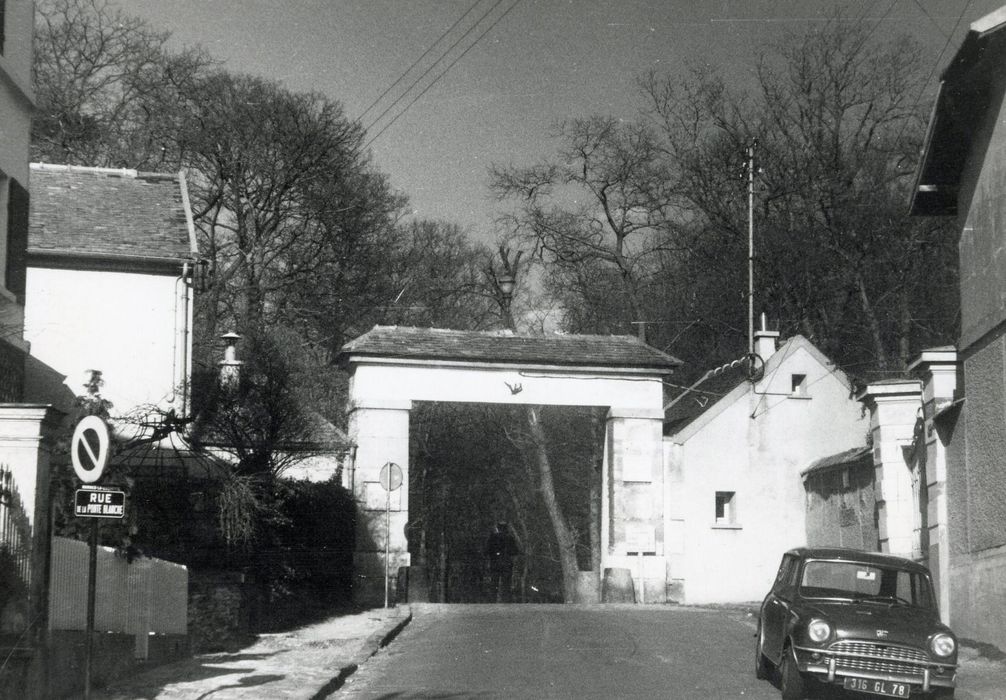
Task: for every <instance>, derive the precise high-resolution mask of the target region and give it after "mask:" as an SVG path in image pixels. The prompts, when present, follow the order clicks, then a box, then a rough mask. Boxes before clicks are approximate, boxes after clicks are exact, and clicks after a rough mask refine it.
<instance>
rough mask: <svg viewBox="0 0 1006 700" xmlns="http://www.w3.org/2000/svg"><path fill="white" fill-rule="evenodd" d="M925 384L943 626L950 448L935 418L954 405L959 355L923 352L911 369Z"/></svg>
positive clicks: (932, 563) (933, 565)
mask: <svg viewBox="0 0 1006 700" xmlns="http://www.w3.org/2000/svg"><path fill="white" fill-rule="evenodd" d="M909 370H911V371H912V372H913V373H915V374H916V376H918V377H919V378H920V379H921V380H922V415H923V418H924V420H925V428H924V431H925V432H924V433H923V435H924V440H925V445H926V465H925V466H926V472H925V478H926V485H927V494H928V501H929V502H928V504H927V509H926V516H927V517H926V521H927V526H928V528H929V552H928V553H927V554H928V557H929V568H930V570H931V571H932V572H933V581H934V583H935V584H936V595H937V598H938V599H939V604H940V616H941V617H942V618H943V622H945V623H949V620H950V585H949V584H950V542H949V530H948V523H947V519H948V515H947V446H946V442H945V438H944V437H943V436H941V435H940V434H939V432H938V431H937V429H936V425H935V419H936V416H937V415H938V414H939V413H940V412H941V411H942V410H943V409H945V408H947V407H948V406H949V405H950V404H952V403H953V401H954V392H955V391H956V389H957V351H956V350H954V349H953V348H935V349H931V350H924V351H923V352H922V354H921V355H920V356H919V358H918V359H917V360H916V361H915V362H913V363H912V365H911V366H910V367H909Z"/></svg>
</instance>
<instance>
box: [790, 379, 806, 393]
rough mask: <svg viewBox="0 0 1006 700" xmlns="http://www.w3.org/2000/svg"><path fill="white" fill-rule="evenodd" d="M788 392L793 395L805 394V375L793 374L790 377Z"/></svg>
mask: <svg viewBox="0 0 1006 700" xmlns="http://www.w3.org/2000/svg"><path fill="white" fill-rule="evenodd" d="M790 384H791V385H790V393H791V394H792V395H793V396H806V395H807V375H806V374H794V375H792V376H791V377H790Z"/></svg>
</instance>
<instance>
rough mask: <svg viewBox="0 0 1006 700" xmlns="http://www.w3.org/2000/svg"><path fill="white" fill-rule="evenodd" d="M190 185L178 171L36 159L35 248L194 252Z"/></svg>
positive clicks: (187, 255) (157, 254) (127, 253)
mask: <svg viewBox="0 0 1006 700" xmlns="http://www.w3.org/2000/svg"><path fill="white" fill-rule="evenodd" d="M183 186H184V182H183V181H182V179H181V177H180V176H179V175H177V174H158V173H137V172H136V171H135V170H112V169H108V168H82V167H76V166H63V165H47V164H44V165H39V164H32V167H31V184H30V188H29V189H30V192H31V214H30V228H29V232H28V251H29V254H33V253H34V254H62V255H81V256H85V257H90V258H101V257H108V258H114V259H123V258H136V259H140V258H155V259H161V260H163V259H177V260H183V259H191V258H192V257H194V255H195V243H194V241H192V240H191V238H190V233H189V227H188V224H187V220H186V211H185V207H186V201H185V199H184V197H183V192H182V187H183Z"/></svg>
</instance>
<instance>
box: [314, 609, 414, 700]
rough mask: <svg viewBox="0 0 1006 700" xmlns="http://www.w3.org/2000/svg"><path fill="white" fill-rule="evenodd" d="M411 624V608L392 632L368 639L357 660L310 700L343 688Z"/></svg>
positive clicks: (320, 698)
mask: <svg viewBox="0 0 1006 700" xmlns="http://www.w3.org/2000/svg"><path fill="white" fill-rule="evenodd" d="M410 622H412V609H411V608H410V609H409V612H408V613H407V614H406V615H405V617H403V618H402V619H401V620H399V621H398V622H397V623H396V624H395V626H394V627H392V628H391V629H390V630H388V631H386V632H375V633H374V634H372V635H370V637H368V638H367V641H366V642H364V643H363V650H362V651H361V652H360V653H359V654H357V655H356V658H355V659H354V660H353V661H351V662H350V663H348V664H346V665H345V666H343V667H342V668H340V669H339V673H338V674H336V675H335V677H334V678H332V680H330V681H329V682H328V683H326V684H325V685H323V686H322V687H321V688H319V689H318V691H317V692H316V693H315V694H314V695H312V696H311V698H310V700H324V699H325V698H327V697H328V696H329V695H331V694H332V693H334V692H335V691H337V690H338V689H339V688H341V687H342V686H343V684H345V682H346V679H347V678H349V677H350V676H351V675H353V674H354V673H356V671H357V669H359V668H360V665H361V664H362V663H363V662H364V661H366V660H367V659H369V658H370V657H371V656H373V655H374V654H376V653H377V652H379V651H380V650H381V649H383V648H384V647H386V646H388V644H390V643H391V642H392V640H394V638H395V637H397V636H398V635H399V633H400V632H401V631H402V630H403V629H405V627H406V626H407V625H408V624H409V623H410Z"/></svg>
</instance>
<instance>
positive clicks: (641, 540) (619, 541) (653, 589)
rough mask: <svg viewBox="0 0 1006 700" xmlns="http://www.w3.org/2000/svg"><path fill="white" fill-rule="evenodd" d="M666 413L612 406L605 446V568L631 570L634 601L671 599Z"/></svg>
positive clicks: (603, 560)
mask: <svg viewBox="0 0 1006 700" xmlns="http://www.w3.org/2000/svg"><path fill="white" fill-rule="evenodd" d="M663 419H664V412H663V410H661V409H659V408H655V409H642V408H636V409H626V408H617V407H613V408H611V409H610V410H609V411H608V418H607V425H606V431H605V446H604V468H603V471H604V474H603V478H604V489H605V498H603V499H602V513H601V516H602V532H601V537H602V540H603V541H604V542H605V543H606V545H607V546H605V547H604V548H603V549H602V557H601V567H602V569H606V568H612V567H616V568H625V569H628V570H629V571H631V572H632V578H633V583H634V586H635V593H636V602H646V603H664V602H666V601H667V557H666V556H665V552H664V528H663V523H664V464H663Z"/></svg>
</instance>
